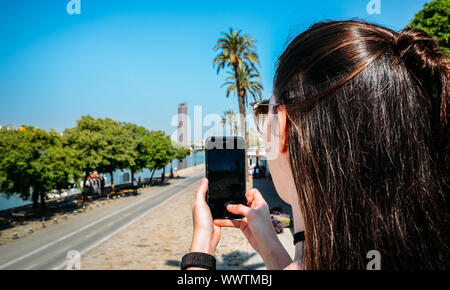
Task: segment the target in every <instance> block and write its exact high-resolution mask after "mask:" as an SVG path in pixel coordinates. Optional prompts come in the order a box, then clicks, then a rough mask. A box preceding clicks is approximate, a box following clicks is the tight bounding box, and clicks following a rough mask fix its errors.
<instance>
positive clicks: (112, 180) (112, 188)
mask: <svg viewBox="0 0 450 290" xmlns="http://www.w3.org/2000/svg"><path fill="white" fill-rule="evenodd" d="M109 175H111V192H114V175H113V172H112V171H111V172H109Z"/></svg>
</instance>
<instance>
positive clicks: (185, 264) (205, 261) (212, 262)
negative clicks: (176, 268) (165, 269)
mask: <svg viewBox="0 0 450 290" xmlns="http://www.w3.org/2000/svg"><path fill="white" fill-rule="evenodd" d="M189 267H196V268H203V269H207V270H215V269H216V258H214V256H212V255H210V254H206V253H201V252H192V253H188V254H186V255H184V256H183V258H182V259H181V270H186V269H187V268H189Z"/></svg>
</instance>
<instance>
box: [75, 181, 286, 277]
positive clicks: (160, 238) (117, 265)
mask: <svg viewBox="0 0 450 290" xmlns="http://www.w3.org/2000/svg"><path fill="white" fill-rule="evenodd" d="M271 184H272V182H271V181H270V180H268V179H267V180H256V182H255V185H256V186H258V187H259V188H260V190H266V193H264V195H265V196H267V198H268V199H269V200H271V201H272V200H274V202H275V201H277V200H276V197H273V194H276V192H273V185H272V187H271ZM197 186H198V185H197V184H196V185H193V186H190V187H188V188H186V189H184V190H182V191H181V192H180V193H179V194H178V195H176V196H174V197H173V198H171V199H170V200H168V201H167V202H165V203H164V204H162V205H161V206H159V207H158V208H156V209H155V210H153V211H151V212H150V213H149V214H147V215H146V216H144V217H143V218H142V219H140V220H139V221H137V222H136V223H134V224H132V225H130V226H129V227H128V228H126V229H125V230H123V231H121V232H119V233H118V234H116V235H115V236H113V237H111V238H110V239H109V240H107V241H106V242H104V243H103V244H101V245H99V246H98V247H96V248H94V249H93V250H91V251H89V252H87V253H86V254H84V255H83V256H82V257H81V268H82V269H174V270H177V269H179V267H180V260H181V257H182V256H183V255H184V254H185V253H187V252H188V250H189V246H190V243H191V238H192V203H193V201H194V193H195V190H196V188H197ZM269 191H272V192H269ZM277 202H279V201H277ZM277 205H278V204H277ZM279 237H280V240H282V242H283V243H285V244H286V245H288V246H289V245H292V234H291V232H290V231H289V229H285V231H284V233H283V234H281V235H279ZM292 248H293V247H292ZM288 252H290V253H291V251H289V250H288ZM216 258H217V269H236V270H237V269H265V266H264V263H263V261H262V259H261V257H260V256H259V255H258V254H257V253H256V252H255V251H254V250H253V249H252V247H251V246H250V244H249V243H248V242H247V240H246V239H245V237H244V235H243V234H242V233H241V231H240V230H238V229H234V228H223V229H222V237H221V240H220V242H219V245H218V247H217V250H216Z"/></svg>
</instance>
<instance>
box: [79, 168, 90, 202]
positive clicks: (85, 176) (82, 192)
mask: <svg viewBox="0 0 450 290" xmlns="http://www.w3.org/2000/svg"><path fill="white" fill-rule="evenodd" d="M88 176H89V169H86V174H85V175H84V180H83V188H82V189H81V199H82V200H83V201H85V200H86V181H87V179H88Z"/></svg>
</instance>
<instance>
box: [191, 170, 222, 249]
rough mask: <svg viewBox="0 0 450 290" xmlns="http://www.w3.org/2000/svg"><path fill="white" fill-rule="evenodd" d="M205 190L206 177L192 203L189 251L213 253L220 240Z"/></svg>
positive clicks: (218, 229)
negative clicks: (192, 223) (192, 227)
mask: <svg viewBox="0 0 450 290" xmlns="http://www.w3.org/2000/svg"><path fill="white" fill-rule="evenodd" d="M207 190H208V179H206V178H203V179H202V182H201V184H200V186H199V187H198V189H197V192H196V194H195V201H194V204H193V205H192V215H193V220H194V235H193V237H192V244H191V248H190V251H191V252H202V253H207V254H210V255H214V252H215V251H216V247H217V244H218V243H219V240H220V227H219V226H217V225H215V224H214V223H213V218H212V215H211V211H210V209H209V206H208V204H207V203H206V200H205V196H206V191H207Z"/></svg>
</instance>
